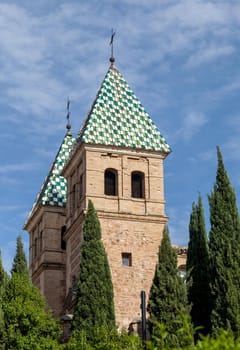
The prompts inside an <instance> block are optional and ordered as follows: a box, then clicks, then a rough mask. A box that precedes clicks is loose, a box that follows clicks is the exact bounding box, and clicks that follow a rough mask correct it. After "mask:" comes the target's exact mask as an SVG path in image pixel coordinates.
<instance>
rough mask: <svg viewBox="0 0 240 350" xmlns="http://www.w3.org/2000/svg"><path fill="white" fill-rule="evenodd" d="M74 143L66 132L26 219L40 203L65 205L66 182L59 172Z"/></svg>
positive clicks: (73, 139)
mask: <svg viewBox="0 0 240 350" xmlns="http://www.w3.org/2000/svg"><path fill="white" fill-rule="evenodd" d="M74 143H75V138H74V137H73V136H72V135H71V134H70V133H67V134H66V135H65V137H64V139H63V142H62V144H61V146H60V148H59V151H58V153H57V155H56V158H55V160H54V162H53V164H52V166H51V169H50V171H49V174H48V176H47V177H46V179H45V181H44V183H43V186H42V188H41V190H40V192H39V194H38V196H37V199H36V201H35V203H34V204H33V208H32V210H31V211H30V213H29V215H28V219H27V221H28V220H29V218H30V217H31V216H32V214H33V212H34V211H35V210H36V209H37V208H38V206H39V205H40V204H42V205H52V206H60V207H65V206H66V202H67V182H66V179H65V178H64V177H63V176H61V175H60V174H61V171H62V169H63V167H64V165H65V164H66V162H67V160H68V158H69V155H70V152H71V150H72V148H73V145H74Z"/></svg>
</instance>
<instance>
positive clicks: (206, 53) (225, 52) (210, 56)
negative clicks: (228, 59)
mask: <svg viewBox="0 0 240 350" xmlns="http://www.w3.org/2000/svg"><path fill="white" fill-rule="evenodd" d="M234 51H235V48H234V47H233V46H223V47H216V46H210V47H204V48H201V49H200V50H199V51H198V52H195V53H193V54H192V55H190V57H189V58H188V60H187V62H186V67H190V68H193V67H196V66H199V65H201V64H205V63H207V62H210V61H214V60H216V59H217V58H219V57H223V56H229V55H231V54H232V53H234Z"/></svg>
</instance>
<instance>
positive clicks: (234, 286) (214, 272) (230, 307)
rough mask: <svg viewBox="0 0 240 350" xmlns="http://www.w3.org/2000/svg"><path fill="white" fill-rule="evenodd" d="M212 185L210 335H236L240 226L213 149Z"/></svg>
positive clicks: (232, 194) (239, 302) (233, 198)
mask: <svg viewBox="0 0 240 350" xmlns="http://www.w3.org/2000/svg"><path fill="white" fill-rule="evenodd" d="M217 158H218V167H217V174H216V182H215V184H214V188H213V191H212V193H211V194H210V195H209V205H210V223H211V230H210V235H209V249H210V267H211V285H212V295H213V309H212V314H211V322H212V329H213V331H215V330H217V329H218V328H220V327H223V328H231V329H232V331H233V332H234V333H235V334H236V335H239V334H240V312H239V310H240V300H239V298H240V293H239V290H240V289H239V288H240V271H239V265H240V258H239V254H240V247H239V245H240V240H239V236H240V223H239V214H238V209H237V204H236V196H235V192H234V189H233V187H232V186H231V184H230V181H229V178H228V175H227V172H226V170H225V167H224V163H223V159H222V155H221V152H220V149H219V148H217Z"/></svg>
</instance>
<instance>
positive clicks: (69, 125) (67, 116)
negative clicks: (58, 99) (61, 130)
mask: <svg viewBox="0 0 240 350" xmlns="http://www.w3.org/2000/svg"><path fill="white" fill-rule="evenodd" d="M70 103H71V101H70V100H69V97H68V98H67V115H66V118H67V125H66V128H67V134H68V135H71V131H70V130H71V124H70V114H71V112H70Z"/></svg>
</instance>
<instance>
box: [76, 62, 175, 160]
mask: <svg viewBox="0 0 240 350" xmlns="http://www.w3.org/2000/svg"><path fill="white" fill-rule="evenodd" d="M78 142H85V143H94V144H102V145H112V146H120V147H131V148H139V149H146V150H154V151H162V152H164V153H169V152H171V149H170V147H169V145H168V144H167V142H166V140H165V138H164V137H163V135H162V134H161V133H160V131H159V130H158V128H157V127H156V126H155V124H154V123H153V121H152V120H151V118H150V116H149V114H148V113H147V112H146V110H145V109H144V107H143V106H142V104H141V103H140V101H139V100H138V98H137V97H136V96H135V94H134V93H133V91H132V90H131V89H130V87H129V85H128V84H127V82H126V81H125V80H124V78H123V77H122V75H121V74H120V72H119V71H118V70H117V69H116V68H115V67H113V66H111V67H110V68H109V70H108V72H107V74H106V76H105V78H104V80H103V82H102V85H101V87H100V90H99V92H98V94H97V97H96V99H95V101H94V103H93V105H92V108H91V110H90V112H89V114H88V117H87V119H86V121H85V123H84V124H83V127H82V129H81V131H80V133H79V137H78Z"/></svg>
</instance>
